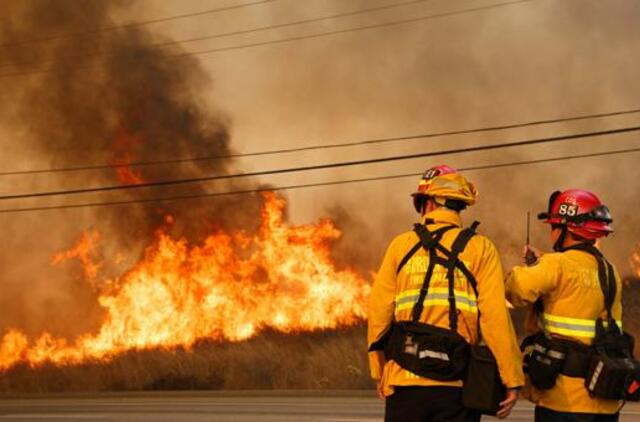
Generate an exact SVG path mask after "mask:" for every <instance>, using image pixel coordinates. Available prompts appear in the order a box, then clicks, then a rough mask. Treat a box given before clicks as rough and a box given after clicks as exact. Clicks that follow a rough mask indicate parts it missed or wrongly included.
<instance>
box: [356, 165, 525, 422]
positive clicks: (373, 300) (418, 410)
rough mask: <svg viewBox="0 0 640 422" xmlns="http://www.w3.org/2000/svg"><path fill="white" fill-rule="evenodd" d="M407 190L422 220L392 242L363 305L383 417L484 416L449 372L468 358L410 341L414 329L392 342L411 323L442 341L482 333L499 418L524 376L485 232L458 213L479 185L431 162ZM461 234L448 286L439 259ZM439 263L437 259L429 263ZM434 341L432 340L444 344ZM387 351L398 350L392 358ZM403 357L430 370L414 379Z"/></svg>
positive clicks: (497, 265)
mask: <svg viewBox="0 0 640 422" xmlns="http://www.w3.org/2000/svg"><path fill="white" fill-rule="evenodd" d="M412 196H413V203H414V206H415V209H416V211H417V212H419V213H420V214H421V217H422V219H421V224H418V225H416V227H415V228H416V231H407V232H405V233H402V234H400V235H399V236H397V237H396V238H395V239H393V240H392V242H391V244H390V245H389V247H388V249H387V251H386V253H385V256H384V259H383V262H382V265H381V267H380V269H379V271H378V273H377V275H376V278H375V281H374V284H373V288H372V292H371V297H370V303H369V313H368V344H369V363H370V369H371V375H372V377H373V378H374V379H375V380H377V385H378V394H379V396H380V398H382V399H385V421H406V422H411V421H420V422H424V421H451V422H455V421H478V420H480V418H481V415H480V413H479V412H477V411H474V410H470V409H467V408H465V407H464V406H463V404H462V388H461V387H462V385H463V382H462V380H461V378H462V377H461V376H458V375H456V374H459V373H460V372H461V371H463V370H464V365H465V364H466V362H456V360H459V359H458V358H457V356H458V354H457V352H455V351H452V352H451V353H450V354H447V352H444V353H443V352H442V350H436V349H437V347H432V348H429V347H428V345H426V346H425V345H424V344H422V345H421V344H409V343H411V339H412V338H413V337H411V335H412V334H409V335H408V336H405V337H403V338H404V339H405V340H402V341H400V342H401V343H402V342H404V344H396V345H395V346H394V344H393V343H394V341H393V339H394V338H395V337H394V334H393V333H394V332H395V331H394V330H393V328H394V327H395V326H398V325H399V324H397V323H402V322H409V321H415V322H417V323H418V324H422V325H420V326H421V327H424V324H428V327H431V328H430V330H431V331H434V330H435V331H442V332H443V333H444V334H443V335H445V336H448V337H447V339H448V340H446V341H444V342H445V343H447V344H449V343H451V342H452V341H453V342H454V343H455V340H456V338H455V337H456V336H457V337H459V338H460V339H462V341H463V342H464V343H468V344H474V343H476V341H477V340H478V338H479V329H480V332H481V333H482V338H483V340H484V342H485V343H486V344H487V345H488V346H489V348H490V350H491V352H492V353H493V355H494V356H495V359H496V361H497V366H498V370H499V377H500V378H501V379H502V381H503V383H504V384H505V385H506V387H507V390H506V391H507V392H506V396H505V395H503V396H501V397H502V398H499V400H498V401H500V405H499V409H498V412H497V416H498V417H500V418H505V417H506V416H508V415H509V413H510V411H511V409H512V408H513V406H514V405H515V403H516V401H517V399H518V396H519V389H520V388H521V386H522V385H523V384H524V374H523V372H522V367H521V359H520V349H519V346H518V343H517V340H516V337H515V332H514V329H513V325H512V323H511V319H510V316H509V312H508V309H507V305H506V300H505V286H504V279H503V272H502V266H501V263H500V257H499V255H498V252H497V250H496V248H495V246H494V245H493V243H492V242H491V241H490V240H489V239H487V238H486V237H483V236H480V235H475V236H473V232H472V231H470V230H468V229H467V230H463V229H462V220H461V217H460V212H461V211H462V210H464V209H465V208H466V207H467V206H469V205H473V204H474V203H475V201H476V196H477V192H476V189H475V187H474V185H473V184H472V183H470V182H468V181H467V180H466V179H465V178H464V177H463V176H462V175H461V174H460V173H458V172H457V171H456V170H454V169H453V168H451V167H448V166H438V167H434V168H431V169H429V170H427V171H426V172H425V173H424V175H423V177H422V179H421V180H420V183H419V185H418V190H417V192H415V193H414V194H413V195H412ZM424 229H426V232H427V234H426V235H427V236H431V237H430V239H431V240H432V243H431V247H430V248H425V247H424V243H421V242H422V240H424V236H425V235H424V232H425V230H424ZM419 233H423V234H419ZM463 233H466V234H469V236H467V239H466V242H468V243H467V245H466V247H462V248H459V249H461V250H460V251H458V252H459V255H458V256H459V259H458V261H459V263H461V264H462V265H461V266H459V267H457V268H456V269H455V270H453V271H451V274H452V275H451V277H452V284H451V285H452V286H453V287H452V288H451V290H449V288H450V287H449V284H448V283H449V280H448V279H449V272H448V269H447V267H446V265H447V263H448V262H452V261H447V260H446V259H445V258H447V256H449V255H451V253H452V250H453V249H456V245H454V243H459V241H457V239H459V238H463V237H464V236H463ZM462 243H465V242H462ZM458 246H460V245H458ZM436 262H440V263H442V264H444V265H435V264H432V263H436ZM467 276H468V277H467ZM469 279H471V280H469ZM470 281H473V283H474V284H475V286H472V285H471V283H470ZM476 288H477V295H476V291H475V290H476ZM478 315H480V317H479V318H478ZM433 326H435V328H433ZM405 334H406V333H405ZM416 336H417V337H416V338H418V337H419V334H417V335H416ZM452 338H453V340H452ZM436 343H437V344H435V346H438V344H441V343H442V342H440V341H437V342H436ZM458 343H459V342H458ZM394 347H395V348H396V349H397V347H400V348H403V347H404V349H403V350H402V352H401V353H400V354H395V355H394V354H393V349H394ZM460 347H462V346H460ZM460 350H462V349H460ZM412 354H413V355H414V356H412ZM453 355H455V356H456V358H454V357H453ZM394 356H395V357H394ZM403 356H406V357H407V358H408V359H411V358H412V357H413V358H415V359H418V360H415V359H414V360H415V361H414V363H415V364H417V365H422V364H425V362H426V363H428V364H430V365H431V364H432V365H433V367H434V368H435V370H436V371H435V372H429V371H427V373H433V375H432V376H424V375H422V376H421V375H419V374H417V373H416V372H419V371H418V370H417V369H416V372H414V371H412V370H409V369H406V368H407V367H409V368H413V367H412V366H411V365H412V363H411V362H408V363H407V362H404V363H399V362H403V361H404V358H403ZM429 360H431V361H430V362H429ZM447 365H448V366H447ZM444 367H447V368H444ZM447 371H451V373H447ZM454 372H455V373H454Z"/></svg>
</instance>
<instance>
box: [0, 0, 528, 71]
mask: <svg viewBox="0 0 640 422" xmlns="http://www.w3.org/2000/svg"><path fill="white" fill-rule="evenodd" d="M530 1H533V0H512V1H507V2H502V3H494V4H489V5H484V6H478V7H473V8H468V9H461V10H456V11H451V12H443V13H437V14H431V15H426V16H418V17H414V18H409V19H402V20H396V21H390V22H382V23H378V24H371V25H364V26H357V27H352V28H346V29H339V30H333V31H325V32H318V33H315V34H307V35H300V36H294V37H288V38H281V39H278V40H269V41H260V42H254V43H246V44H239V45H233V46H228V47H218V48H212V49H206V50H200V51H190V52H185V53H178V54H172V55H166V56H164V58H165V59H180V58H186V57H193V56H200V55H206V54H212V53H218V52H223V51H231V50H240V49H245V48H252V47H259V46H265V45H272V44H281V43H286V42H292V41H301V40H307V39H313V38H320V37H326V36H331V35H338V34H345V33H349V32H357V31H364V30H369V29H377V28H386V27H392V26H398V25H404V24H408V23H415V22H420V21H427V20H431V19H438V18H443V17H449V16H456V15H462V14H465V13H472V12H477V11H481V10H489V9H495V8H498V7H503V6H510V5H513V4H519V3H525V2H530ZM91 67H93V65H87V66H81V67H76V69H78V70H80V69H88V68H91ZM55 70H56V69H55V68H50V69H42V70H29V71H20V72H11V73H3V74H0V79H5V78H10V77H16V76H28V75H33V74H40V73H51V72H54V71H55Z"/></svg>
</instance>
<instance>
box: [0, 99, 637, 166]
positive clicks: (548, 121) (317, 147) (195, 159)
mask: <svg viewBox="0 0 640 422" xmlns="http://www.w3.org/2000/svg"><path fill="white" fill-rule="evenodd" d="M634 113H640V108H636V109H630V110H620V111H612V112H606V113H596V114H587V115H579V116H571V117H561V118H556V119H545V120H535V121H531V122H525V123H512V124H507V125H498V126H488V127H481V128H474V129H461V130H450V131H445V132H432V133H424V134H417V135H407V136H401V137H389V138H375V139H368V140H363V141H356V142H344V143H335V144H323V145H310V146H306V147H295V148H283V149H277V150H266V151H255V152H247V153H239V154H226V155H211V156H202V157H187V158H176V159H170V160H153V161H138V162H133V163H129V164H98V165H93V166H76V167H59V168H49V169H36V170H14V171H4V172H0V176H14V175H26V174H42V173H63V172H74V171H87V170H105V169H118V168H127V167H145V166H155V165H167V164H181V163H191V162H198V161H211V160H219V159H232V158H242V157H254V156H262V155H276V154H284V153H293V152H302V151H314V150H322V149H330V148H345V147H353V146H363V145H373V144H381V143H388V142H398V141H409V140H418V139H428V138H436V137H442V136H452V135H463V134H471V133H482V132H490V131H495V130H505V129H515V128H523V127H529V126H539V125H544V124H551V123H562V122H571V121H579V120H587V119H595V118H603V117H613V116H622V115H626V114H634Z"/></svg>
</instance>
